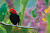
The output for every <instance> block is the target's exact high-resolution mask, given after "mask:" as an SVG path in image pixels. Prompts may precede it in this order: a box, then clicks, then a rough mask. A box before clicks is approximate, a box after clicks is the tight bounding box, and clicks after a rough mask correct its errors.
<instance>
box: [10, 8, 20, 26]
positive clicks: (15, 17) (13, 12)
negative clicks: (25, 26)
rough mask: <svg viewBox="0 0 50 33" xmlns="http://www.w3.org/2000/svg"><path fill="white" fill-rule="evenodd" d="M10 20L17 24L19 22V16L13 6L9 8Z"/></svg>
mask: <svg viewBox="0 0 50 33" xmlns="http://www.w3.org/2000/svg"><path fill="white" fill-rule="evenodd" d="M10 13H11V15H10V20H11V22H12V23H13V24H14V25H16V24H17V23H18V25H19V22H20V18H19V15H17V12H16V10H14V9H13V8H11V9H10Z"/></svg>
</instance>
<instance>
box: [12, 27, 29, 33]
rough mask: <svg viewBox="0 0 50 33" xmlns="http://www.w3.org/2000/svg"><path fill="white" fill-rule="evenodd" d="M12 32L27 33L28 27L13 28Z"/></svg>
mask: <svg viewBox="0 0 50 33" xmlns="http://www.w3.org/2000/svg"><path fill="white" fill-rule="evenodd" d="M12 33H29V31H28V29H24V28H21V29H18V28H15V29H13V31H12Z"/></svg>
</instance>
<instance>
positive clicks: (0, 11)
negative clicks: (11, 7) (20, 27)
mask: <svg viewBox="0 0 50 33" xmlns="http://www.w3.org/2000/svg"><path fill="white" fill-rule="evenodd" d="M6 12H7V5H6V3H4V4H3V5H2V6H1V8H0V21H3V20H4V17H5V14H6Z"/></svg>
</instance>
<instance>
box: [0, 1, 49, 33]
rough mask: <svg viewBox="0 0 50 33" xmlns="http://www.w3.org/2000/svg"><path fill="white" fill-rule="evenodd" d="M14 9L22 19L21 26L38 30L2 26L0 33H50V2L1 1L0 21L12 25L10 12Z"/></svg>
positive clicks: (0, 26) (0, 25)
mask: <svg viewBox="0 0 50 33" xmlns="http://www.w3.org/2000/svg"><path fill="white" fill-rule="evenodd" d="M11 8H13V9H15V10H16V11H17V14H18V15H19V17H20V23H19V26H25V27H37V28H36V29H29V28H26V29H25V28H21V29H18V28H15V27H14V26H7V25H2V24H0V33H50V0H0V21H1V23H5V24H12V23H11V21H10V19H9V16H10V12H9V10H10V9H11Z"/></svg>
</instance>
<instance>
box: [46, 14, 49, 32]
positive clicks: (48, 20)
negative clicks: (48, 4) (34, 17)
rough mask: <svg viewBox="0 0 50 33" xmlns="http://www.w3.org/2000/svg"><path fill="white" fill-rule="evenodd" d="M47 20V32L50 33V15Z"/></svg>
mask: <svg viewBox="0 0 50 33" xmlns="http://www.w3.org/2000/svg"><path fill="white" fill-rule="evenodd" d="M46 19H47V23H48V28H47V31H48V33H50V14H48V15H47V17H46Z"/></svg>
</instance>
